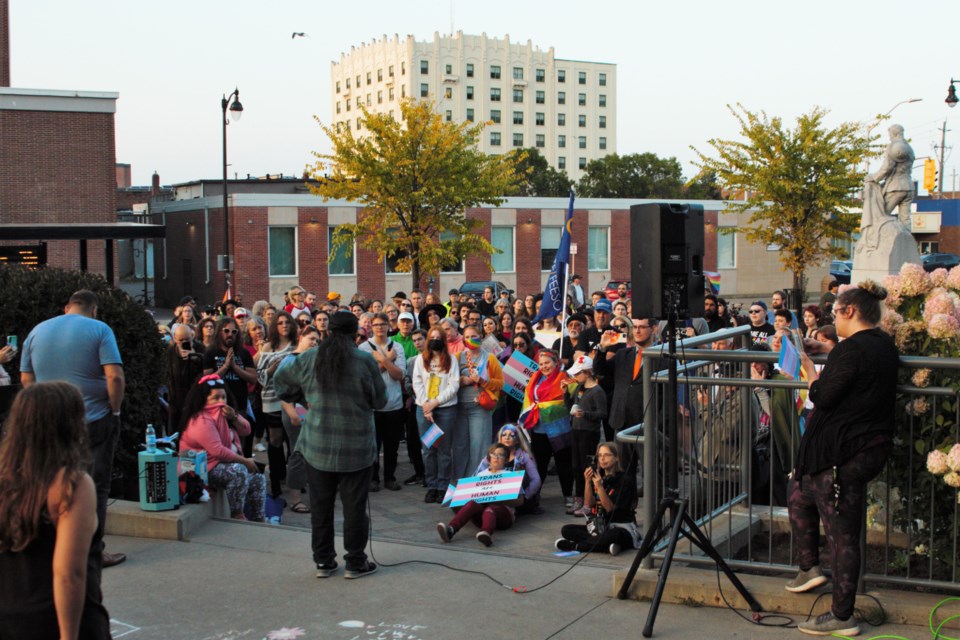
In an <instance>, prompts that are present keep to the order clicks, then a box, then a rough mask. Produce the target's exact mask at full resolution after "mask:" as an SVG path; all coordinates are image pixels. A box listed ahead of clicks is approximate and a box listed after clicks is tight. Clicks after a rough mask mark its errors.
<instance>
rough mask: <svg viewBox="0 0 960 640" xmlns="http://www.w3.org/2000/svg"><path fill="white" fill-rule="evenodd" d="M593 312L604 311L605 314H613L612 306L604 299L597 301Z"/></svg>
mask: <svg viewBox="0 0 960 640" xmlns="http://www.w3.org/2000/svg"><path fill="white" fill-rule="evenodd" d="M593 310H594V311H605V312H606V313H613V305H612V304H610V301H609V300H607V299H606V298H604V299H603V300H597V305H596V306H595V307H594V308H593Z"/></svg>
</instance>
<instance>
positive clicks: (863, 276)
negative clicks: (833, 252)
mask: <svg viewBox="0 0 960 640" xmlns="http://www.w3.org/2000/svg"><path fill="white" fill-rule="evenodd" d="M875 233H876V234H877V235H876V236H872V237H870V240H869V245H872V246H869V245H868V235H862V236H861V237H860V239H859V240H857V246H856V249H855V251H854V254H853V272H852V273H851V274H850V283H851V284H854V285H855V284H857V283H858V282H862V281H864V280H868V279H869V280H874V281H876V282H877V283H878V284H883V278H884V277H885V276H889V275H892V274H897V273H900V267H902V266H903V265H904V264H905V263H907V262H913V263H915V264H922V262H921V260H920V251H918V250H917V241H916V240H915V239H914V237H913V234H911V233H910V232H909V231H908V230H907V228H906V227H904V226H903V225H902V224H900V222H899V220H897V218H896V217H894V216H889V218H888V219H887V220H884V221H883V222H882V223H881V224H880V228H879V229H878V230H876V231H875Z"/></svg>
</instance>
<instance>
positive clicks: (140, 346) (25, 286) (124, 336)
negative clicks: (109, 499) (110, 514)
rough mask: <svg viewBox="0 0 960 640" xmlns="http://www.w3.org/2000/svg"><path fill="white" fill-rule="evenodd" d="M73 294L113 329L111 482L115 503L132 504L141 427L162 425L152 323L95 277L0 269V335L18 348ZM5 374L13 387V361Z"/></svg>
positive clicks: (158, 348)
mask: <svg viewBox="0 0 960 640" xmlns="http://www.w3.org/2000/svg"><path fill="white" fill-rule="evenodd" d="M79 289H89V290H91V291H93V292H94V293H96V294H97V296H98V298H99V299H100V304H99V306H98V308H97V319H99V320H102V321H103V322H105V323H106V324H108V325H109V326H110V327H111V328H112V329H113V333H114V335H115V336H116V337H117V346H118V347H119V348H120V355H121V357H122V358H123V371H124V376H125V377H126V393H125V394H124V399H123V410H122V411H123V413H122V424H121V427H120V442H119V444H118V445H117V453H116V456H115V457H114V480H115V482H117V481H118V480H119V481H120V482H121V484H122V485H123V486H124V487H126V488H125V489H123V490H122V491H121V492H120V493H122V494H123V495H119V496H115V497H123V498H126V499H137V491H138V489H137V483H136V479H137V446H138V445H139V444H140V443H141V442H143V441H144V432H145V430H146V425H147V423H154V424H162V421H163V418H162V417H161V415H160V411H159V404H158V402H157V390H158V389H159V387H160V385H161V381H162V376H163V361H162V355H163V349H164V347H163V342H162V341H161V340H160V334H159V333H158V332H157V327H156V323H155V322H154V320H153V317H152V316H151V315H150V314H149V313H147V312H146V311H144V308H143V307H142V306H141V305H139V304H138V303H136V302H134V301H133V299H132V298H130V296H128V295H127V294H126V293H125V292H124V291H122V290H121V289H117V288H116V287H113V286H111V285H109V284H108V283H107V281H106V280H105V279H104V278H103V277H102V276H100V275H97V274H92V273H82V272H80V271H64V270H60V269H51V268H46V269H36V270H32V269H27V268H25V267H20V266H13V265H0V296H2V298H0V299H2V300H3V304H2V305H0V335H3V336H6V335H16V336H17V337H18V340H19V345H21V346H22V345H23V341H24V339H26V337H27V334H29V333H30V331H31V330H32V329H33V327H34V326H36V325H37V324H39V323H41V322H43V321H44V320H47V319H49V318H52V317H54V316H58V315H61V314H62V313H63V308H64V306H66V303H67V301H68V300H69V298H70V295H71V294H72V293H73V292H74V291H77V290H79ZM6 368H7V371H8V372H9V373H10V376H11V377H12V378H13V380H14V382H16V381H17V380H19V377H20V370H19V359H14V360H13V361H12V362H10V363H9V364H8V365H7V366H6ZM114 493H117V492H114Z"/></svg>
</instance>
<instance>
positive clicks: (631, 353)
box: [593, 318, 657, 482]
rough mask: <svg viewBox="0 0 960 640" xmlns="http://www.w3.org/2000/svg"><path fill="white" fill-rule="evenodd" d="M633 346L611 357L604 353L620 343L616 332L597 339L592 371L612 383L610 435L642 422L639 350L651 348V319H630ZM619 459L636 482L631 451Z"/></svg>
mask: <svg viewBox="0 0 960 640" xmlns="http://www.w3.org/2000/svg"><path fill="white" fill-rule="evenodd" d="M632 322H633V340H634V345H633V346H631V347H628V348H626V349H621V350H620V351H617V353H616V354H615V355H614V356H613V357H612V358H608V357H607V353H606V352H607V350H608V349H609V348H610V347H612V346H613V345H614V344H616V343H617V341H618V340H619V339H620V334H619V333H617V332H616V331H605V332H604V333H603V334H602V335H601V336H600V349H599V352H598V353H597V357H596V358H595V359H594V362H593V369H594V371H596V372H597V373H598V374H600V375H602V376H606V377H609V378H611V379H612V380H613V400H612V402H611V403H610V414H609V417H608V418H609V422H610V426H612V427H613V429H614V431H622V430H624V429H626V428H627V427H632V426H634V425H636V424H639V423H640V422H642V421H643V407H644V398H643V376H642V375H641V368H642V366H643V350H644V349H645V348H646V347H649V346H650V345H652V344H653V337H654V335H655V334H656V328H657V320H656V319H655V318H634V319H633V320H632ZM621 449H622V450H621V454H620V459H621V460H622V461H623V462H625V463H626V469H627V477H628V478H631V479H633V481H634V482H636V478H637V469H638V465H639V457H638V456H637V455H636V449H635V448H634V447H621Z"/></svg>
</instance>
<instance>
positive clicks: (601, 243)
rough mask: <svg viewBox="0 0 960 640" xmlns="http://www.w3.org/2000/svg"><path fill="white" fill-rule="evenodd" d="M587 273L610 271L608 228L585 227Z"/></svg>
mask: <svg viewBox="0 0 960 640" xmlns="http://www.w3.org/2000/svg"><path fill="white" fill-rule="evenodd" d="M587 248H588V249H587V271H607V270H608V269H610V227H587Z"/></svg>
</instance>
